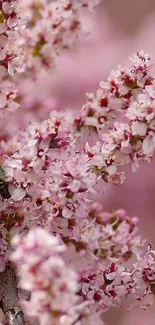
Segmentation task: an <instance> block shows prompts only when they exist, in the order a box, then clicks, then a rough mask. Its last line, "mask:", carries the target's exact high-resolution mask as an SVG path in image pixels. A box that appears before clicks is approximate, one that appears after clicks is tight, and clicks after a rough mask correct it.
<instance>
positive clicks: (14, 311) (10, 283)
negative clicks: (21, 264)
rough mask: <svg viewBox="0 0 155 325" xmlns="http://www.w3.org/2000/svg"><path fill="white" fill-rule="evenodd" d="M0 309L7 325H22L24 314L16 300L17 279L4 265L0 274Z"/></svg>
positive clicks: (9, 268) (12, 271)
mask: <svg viewBox="0 0 155 325" xmlns="http://www.w3.org/2000/svg"><path fill="white" fill-rule="evenodd" d="M0 282H1V302H0V308H1V309H2V311H3V313H4V315H5V317H6V321H7V324H8V325H24V314H23V311H22V308H21V306H20V304H19V300H18V290H17V278H16V274H15V270H14V269H13V268H12V267H11V266H10V265H6V268H5V270H4V272H2V273H0Z"/></svg>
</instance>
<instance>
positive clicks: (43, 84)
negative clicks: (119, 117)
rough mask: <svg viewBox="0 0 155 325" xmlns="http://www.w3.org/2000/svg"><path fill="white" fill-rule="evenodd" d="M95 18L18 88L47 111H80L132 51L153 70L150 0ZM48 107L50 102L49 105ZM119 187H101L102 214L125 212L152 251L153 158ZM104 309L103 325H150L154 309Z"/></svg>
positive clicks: (119, 1)
mask: <svg viewBox="0 0 155 325" xmlns="http://www.w3.org/2000/svg"><path fill="white" fill-rule="evenodd" d="M95 11H96V12H95V13H90V14H89V15H87V16H86V15H85V13H84V12H83V13H82V14H83V24H84V27H85V29H86V30H87V29H91V34H90V35H88V36H87V37H86V38H81V39H80V40H79V42H78V44H77V46H76V48H75V49H74V50H72V51H71V52H70V53H68V52H66V53H64V54H63V56H60V57H59V58H58V60H57V65H56V69H55V71H54V72H53V74H48V73H47V72H43V73H41V74H40V76H39V80H38V81H37V82H36V81H34V82H32V84H30V83H29V84H28V85H27V84H25V85H24V89H25V91H26V92H28V93H29V94H30V95H32V94H33V97H35V96H36V97H37V98H39V97H40V98H41V99H42V98H46V100H47V102H49V103H50V104H49V107H50V108H51V107H52V105H53V107H54V108H56V109H77V110H78V109H80V108H81V106H82V104H83V103H84V102H85V100H86V99H85V93H86V92H91V91H95V90H96V89H97V87H98V84H99V82H100V81H101V80H104V79H106V77H107V76H108V74H109V72H110V70H111V69H115V68H116V66H117V65H118V64H121V65H124V64H125V63H126V62H127V61H128V56H129V55H131V54H132V53H133V52H137V51H140V50H144V51H145V52H147V53H149V54H150V55H151V57H152V60H153V62H154V65H155V40H154V38H155V0H103V3H102V4H101V5H100V6H99V7H98V8H97V9H96V10H95ZM51 102H52V103H53V104H52V105H51ZM126 172H127V178H126V181H125V183H124V184H123V185H121V186H118V187H113V186H109V187H106V188H105V191H104V195H103V197H100V200H101V201H102V203H103V205H104V207H105V210H109V211H111V210H114V209H117V208H125V209H126V210H127V211H128V213H129V215H131V216H138V217H139V219H140V225H139V226H140V232H141V233H142V235H143V237H145V238H146V242H147V244H148V243H151V244H152V245H154V247H155V159H154V160H153V161H152V162H151V163H150V164H143V165H141V167H140V168H139V170H138V172H137V173H136V174H133V173H132V171H131V169H130V167H127V168H126ZM130 303H131V302H129V301H128V302H127V303H126V302H125V303H124V304H123V308H122V309H121V310H120V309H115V308H113V309H110V311H109V312H107V313H105V315H104V320H105V322H106V323H107V324H108V325H136V324H138V323H140V324H141V325H155V305H154V306H153V307H151V308H148V310H147V311H143V310H142V309H140V307H139V305H138V304H137V305H136V306H135V307H134V309H133V310H132V311H130V312H127V311H126V308H127V305H128V306H129V305H130Z"/></svg>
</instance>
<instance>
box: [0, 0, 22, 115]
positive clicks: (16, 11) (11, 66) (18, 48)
mask: <svg viewBox="0 0 155 325" xmlns="http://www.w3.org/2000/svg"><path fill="white" fill-rule="evenodd" d="M25 23H26V19H25V16H24V14H23V10H22V8H21V6H20V1H19V0H13V1H7V0H1V1H0V65H1V67H0V110H1V115H3V111H4V112H5V111H6V112H7V111H14V110H15V109H16V108H17V107H18V106H19V105H18V104H17V103H16V102H15V101H14V99H15V98H16V94H17V89H16V86H15V84H14V83H13V82H12V80H11V77H13V75H14V73H15V72H23V71H24V49H23V46H22V42H21V36H20V35H21V31H22V29H23V28H24V27H25Z"/></svg>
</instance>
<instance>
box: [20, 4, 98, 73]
mask: <svg viewBox="0 0 155 325" xmlns="http://www.w3.org/2000/svg"><path fill="white" fill-rule="evenodd" d="M100 2H101V0H97V1H96V0H91V1H90V0H89V1H88V0H86V1H85V0H82V1H77V0H73V1H70V0H60V1H49V0H41V1H38V0H33V1H32V0H30V1H27V2H26V3H25V4H24V3H23V6H25V9H26V10H27V11H28V12H29V23H28V25H27V29H26V31H25V33H24V39H25V42H26V46H27V49H28V50H27V57H26V66H27V69H28V70H29V71H30V72H31V73H32V71H33V72H35V71H40V69H41V68H44V69H51V68H54V67H55V59H56V57H57V55H59V54H60V53H61V51H62V50H64V49H69V48H71V47H72V46H73V44H74V43H75V40H76V39H77V38H78V37H79V35H81V34H82V29H83V26H82V22H81V18H80V14H79V10H80V8H88V9H90V10H91V9H93V8H94V6H96V5H97V4H98V3H100Z"/></svg>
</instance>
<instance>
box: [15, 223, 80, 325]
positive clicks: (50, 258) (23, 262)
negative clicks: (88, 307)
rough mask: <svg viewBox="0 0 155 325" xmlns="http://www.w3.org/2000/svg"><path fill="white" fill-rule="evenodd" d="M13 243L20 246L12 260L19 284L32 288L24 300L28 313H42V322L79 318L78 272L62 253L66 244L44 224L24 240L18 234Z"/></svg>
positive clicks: (59, 321) (33, 314)
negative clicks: (28, 297) (77, 304)
mask: <svg viewBox="0 0 155 325" xmlns="http://www.w3.org/2000/svg"><path fill="white" fill-rule="evenodd" d="M13 244H14V245H16V247H17V248H16V251H15V252H14V253H13V255H12V261H13V262H15V263H17V265H18V272H19V277H20V282H19V285H20V287H21V288H22V289H24V290H27V291H29V292H31V296H30V299H29V300H28V301H25V302H24V307H25V310H26V312H27V314H28V315H30V316H33V317H38V318H39V319H40V321H41V324H53V325H54V324H55V325H58V324H61V325H63V324H72V323H71V320H72V319H73V320H74V318H75V319H76V318H77V319H78V312H77V311H76V308H75V309H74V306H75V304H76V303H77V301H78V296H77V295H76V292H77V291H78V285H77V280H78V276H77V274H76V272H74V271H73V270H72V269H69V267H68V266H66V265H65V262H64V261H63V259H62V257H61V254H62V252H63V251H64V249H65V246H63V245H62V244H59V242H58V239H57V238H56V237H54V236H51V235H50V234H48V233H47V232H46V231H45V230H44V229H41V228H38V229H34V230H31V231H30V232H29V234H28V235H27V237H26V238H23V239H21V240H20V239H19V238H18V237H15V238H14V240H13Z"/></svg>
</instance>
